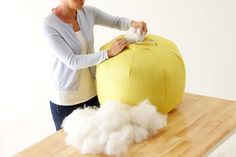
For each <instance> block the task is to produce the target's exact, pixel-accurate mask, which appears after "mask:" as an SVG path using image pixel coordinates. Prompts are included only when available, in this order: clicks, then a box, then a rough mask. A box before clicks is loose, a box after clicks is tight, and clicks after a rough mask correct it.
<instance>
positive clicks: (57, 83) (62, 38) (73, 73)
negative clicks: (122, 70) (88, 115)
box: [44, 6, 131, 92]
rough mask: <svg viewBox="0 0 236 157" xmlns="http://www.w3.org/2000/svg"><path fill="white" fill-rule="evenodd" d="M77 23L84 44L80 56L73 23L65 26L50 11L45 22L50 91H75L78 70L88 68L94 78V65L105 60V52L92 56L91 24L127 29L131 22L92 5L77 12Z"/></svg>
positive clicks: (92, 34)
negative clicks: (84, 52)
mask: <svg viewBox="0 0 236 157" xmlns="http://www.w3.org/2000/svg"><path fill="white" fill-rule="evenodd" d="M77 20H78V24H79V26H80V30H81V33H82V34H83V36H84V38H85V41H86V45H87V54H86V55H80V45H79V42H78V39H77V38H76V35H75V32H74V30H73V27H72V24H68V23H64V22H63V21H62V20H61V19H59V18H58V17H57V16H56V15H55V14H54V13H53V12H51V13H50V14H49V15H48V16H47V17H46V18H45V20H44V32H45V35H46V37H47V40H48V42H49V43H50V47H51V52H52V58H51V59H52V66H51V74H52V75H51V76H52V84H53V88H54V89H56V90H59V91H63V92H66V91H75V90H77V89H78V86H79V84H78V82H79V79H78V78H79V71H80V70H79V69H82V68H88V67H89V70H90V73H91V75H92V77H93V78H95V66H96V65H97V64H99V63H101V62H103V61H104V60H106V59H107V58H108V56H107V51H100V52H96V53H94V32H93V28H94V25H96V24H97V25H103V26H107V27H111V28H116V29H119V30H128V29H129V26H130V21H131V20H130V19H128V18H124V17H115V16H112V15H109V14H107V13H105V12H103V11H101V10H99V9H97V8H95V7H92V6H84V7H83V8H82V9H81V10H78V11H77Z"/></svg>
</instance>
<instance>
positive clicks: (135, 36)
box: [125, 27, 145, 43]
mask: <svg viewBox="0 0 236 157" xmlns="http://www.w3.org/2000/svg"><path fill="white" fill-rule="evenodd" d="M144 37H145V34H144V33H141V31H140V29H135V28H133V27H130V28H129V30H128V31H127V33H126V34H125V38H126V40H127V41H129V42H130V43H135V42H141V41H143V40H144Z"/></svg>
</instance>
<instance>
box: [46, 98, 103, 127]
mask: <svg viewBox="0 0 236 157" xmlns="http://www.w3.org/2000/svg"><path fill="white" fill-rule="evenodd" d="M93 106H95V107H100V104H99V102H98V97H97V96H95V97H93V98H92V99H90V100H88V101H86V102H83V103H80V104H76V105H72V106H61V105H58V104H55V103H53V102H51V101H50V108H51V113H52V118H53V121H54V124H55V127H56V130H57V131H58V130H60V129H61V128H62V126H61V124H62V122H63V120H64V119H65V117H67V116H68V115H69V114H71V113H72V112H73V111H74V110H75V109H77V108H81V109H83V108H85V107H93Z"/></svg>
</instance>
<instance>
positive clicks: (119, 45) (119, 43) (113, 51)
mask: <svg viewBox="0 0 236 157" xmlns="http://www.w3.org/2000/svg"><path fill="white" fill-rule="evenodd" d="M128 45H129V42H128V41H127V40H126V39H124V38H120V39H118V40H116V41H115V42H114V43H113V44H112V45H111V48H110V49H108V50H107V53H108V57H109V58H111V57H114V56H116V55H118V54H119V53H121V51H122V50H123V49H124V48H126V46H128Z"/></svg>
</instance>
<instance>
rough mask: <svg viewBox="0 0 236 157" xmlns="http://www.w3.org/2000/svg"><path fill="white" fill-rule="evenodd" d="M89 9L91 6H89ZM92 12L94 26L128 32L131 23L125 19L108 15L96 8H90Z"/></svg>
mask: <svg viewBox="0 0 236 157" xmlns="http://www.w3.org/2000/svg"><path fill="white" fill-rule="evenodd" d="M90 7H91V6H90ZM92 8H93V10H94V20H95V24H97V25H102V26H107V27H111V28H115V29H119V30H128V29H129V27H130V22H131V21H132V20H131V19H129V18H126V17H119V16H113V15H110V14H108V13H106V12H104V11H102V10H100V9H98V8H96V7H92Z"/></svg>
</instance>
